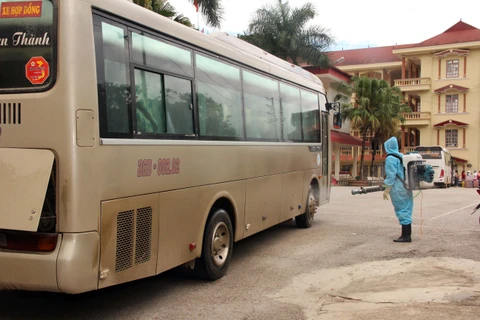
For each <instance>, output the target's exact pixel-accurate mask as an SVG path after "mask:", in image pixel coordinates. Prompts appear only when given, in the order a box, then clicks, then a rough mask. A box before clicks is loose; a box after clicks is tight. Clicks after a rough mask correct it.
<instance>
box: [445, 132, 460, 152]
mask: <svg viewBox="0 0 480 320" xmlns="http://www.w3.org/2000/svg"><path fill="white" fill-rule="evenodd" d="M445 147H447V148H451V147H455V148H456V147H458V130H445Z"/></svg>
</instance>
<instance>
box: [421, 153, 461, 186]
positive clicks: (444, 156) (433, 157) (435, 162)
mask: <svg viewBox="0 0 480 320" xmlns="http://www.w3.org/2000/svg"><path fill="white" fill-rule="evenodd" d="M415 151H416V152H418V153H419V154H420V155H421V156H422V158H423V159H424V160H426V163H428V164H429V165H431V166H432V167H433V170H434V172H435V174H434V176H433V185H434V186H436V187H442V188H448V187H450V186H451V185H452V181H454V178H453V170H452V168H453V160H452V155H451V154H450V152H449V151H448V150H447V149H445V148H443V147H440V146H418V147H416V148H415ZM423 184H424V186H426V182H423Z"/></svg>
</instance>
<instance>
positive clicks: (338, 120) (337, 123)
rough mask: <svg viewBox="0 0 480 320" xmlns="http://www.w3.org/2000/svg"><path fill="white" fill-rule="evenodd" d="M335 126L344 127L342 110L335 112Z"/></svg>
mask: <svg viewBox="0 0 480 320" xmlns="http://www.w3.org/2000/svg"><path fill="white" fill-rule="evenodd" d="M333 127H334V128H335V129H340V128H341V127H342V115H341V114H340V112H334V113H333Z"/></svg>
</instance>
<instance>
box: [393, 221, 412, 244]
mask: <svg viewBox="0 0 480 320" xmlns="http://www.w3.org/2000/svg"><path fill="white" fill-rule="evenodd" d="M411 236H412V225H411V224H406V225H402V235H401V236H400V238H398V239H394V240H393V241H394V242H412V238H411Z"/></svg>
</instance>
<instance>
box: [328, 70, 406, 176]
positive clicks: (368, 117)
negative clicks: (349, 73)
mask: <svg viewBox="0 0 480 320" xmlns="http://www.w3.org/2000/svg"><path fill="white" fill-rule="evenodd" d="M338 90H339V91H340V92H342V93H345V94H346V95H347V96H350V97H352V98H353V102H352V103H347V104H344V105H343V106H342V111H341V112H342V117H345V118H346V119H349V120H350V121H351V125H352V129H353V130H359V131H360V134H361V137H362V150H361V156H360V177H363V176H364V172H363V162H364V156H365V143H366V140H367V136H368V135H370V136H371V139H372V141H375V142H376V143H377V145H379V146H380V145H382V144H383V142H385V141H386V140H387V139H388V138H390V137H391V136H397V133H398V129H399V126H400V124H401V123H403V122H404V118H403V117H402V116H401V115H400V113H401V112H408V111H411V109H410V108H409V107H407V106H406V105H404V104H402V103H401V92H400V90H399V89H398V88H395V87H394V88H392V87H390V85H389V84H388V82H386V81H385V80H379V79H371V78H368V77H353V78H352V80H351V83H350V85H347V84H343V85H341V86H340V87H339V88H338ZM339 98H341V96H338V97H337V100H338V99H339ZM373 161H375V153H373V156H372V166H371V170H372V171H371V172H370V175H373Z"/></svg>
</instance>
